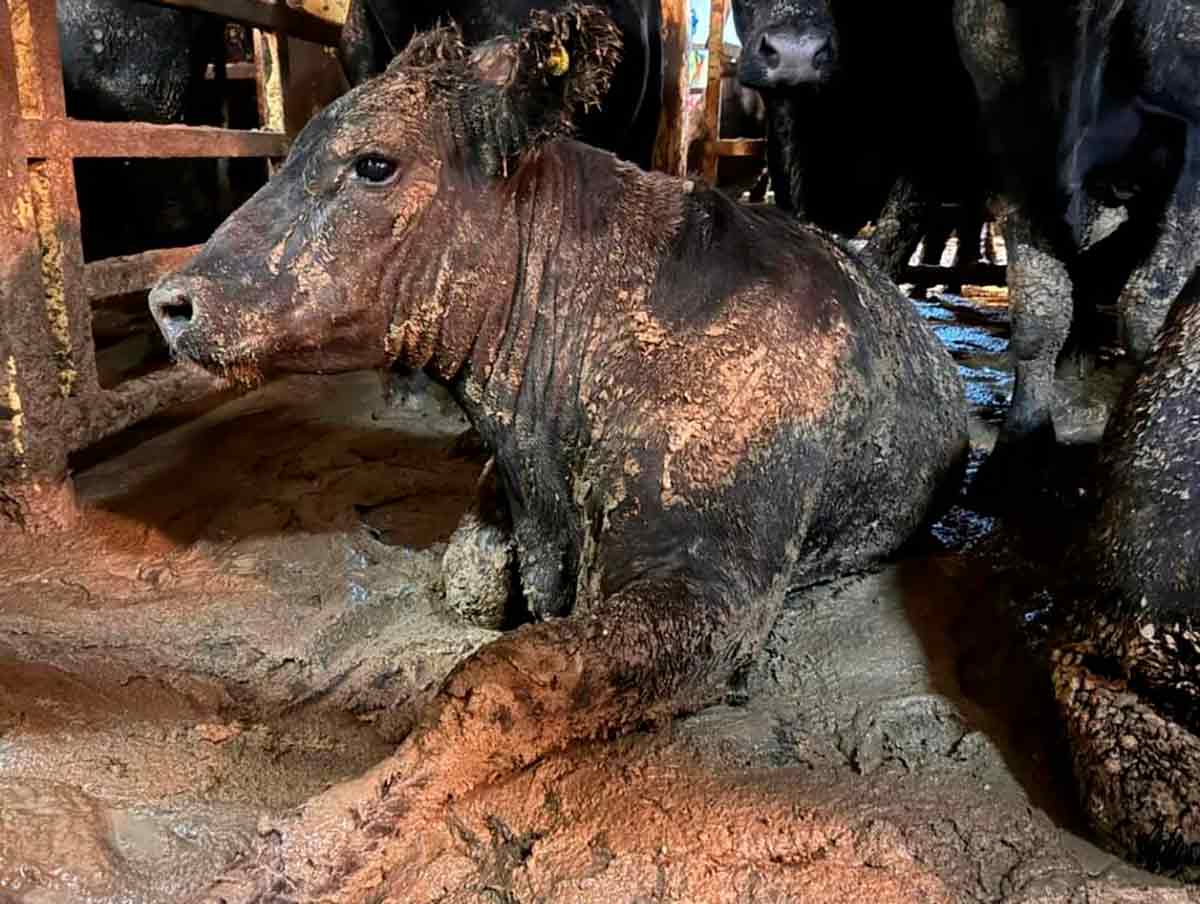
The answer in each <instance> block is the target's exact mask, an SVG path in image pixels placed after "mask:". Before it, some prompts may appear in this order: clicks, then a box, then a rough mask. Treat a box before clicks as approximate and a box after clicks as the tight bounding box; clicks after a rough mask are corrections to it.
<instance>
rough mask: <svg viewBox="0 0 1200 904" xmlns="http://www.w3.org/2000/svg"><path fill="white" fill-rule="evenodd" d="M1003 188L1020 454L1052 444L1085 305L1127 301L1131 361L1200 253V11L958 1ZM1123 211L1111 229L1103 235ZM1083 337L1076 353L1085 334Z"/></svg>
mask: <svg viewBox="0 0 1200 904" xmlns="http://www.w3.org/2000/svg"><path fill="white" fill-rule="evenodd" d="M955 18H956V22H955V27H956V31H957V34H958V41H959V46H960V50H961V53H962V58H963V61H964V63H965V64H966V66H967V68H968V70H969V72H970V74H971V77H972V79H973V81H974V84H975V89H976V93H977V96H978V99H979V103H980V107H981V114H982V120H983V123H984V128H985V132H986V135H987V138H988V141H989V146H990V150H991V153H992V157H993V161H994V163H993V169H994V171H995V172H996V174H997V176H998V187H999V188H1000V189H1001V190H1002V191H1003V193H1004V194H1005V195H1006V196H1007V201H1008V206H1009V212H1008V218H1007V219H1008V225H1007V239H1008V253H1009V287H1010V296H1009V302H1010V307H1011V312H1012V348H1013V352H1014V357H1015V365H1016V367H1015V369H1016V385H1015V389H1014V393H1013V400H1012V406H1011V409H1010V411H1009V415H1008V418H1007V421H1006V424H1005V430H1004V432H1003V434H1002V440H1003V445H1002V447H1001V448H1004V447H1005V446H1007V448H1008V449H1009V450H1010V451H1011V450H1016V449H1021V448H1024V449H1028V448H1030V447H1031V446H1032V445H1035V444H1032V443H1031V442H1029V441H1030V440H1033V439H1034V438H1042V439H1052V438H1053V423H1052V417H1051V415H1052V410H1053V409H1054V408H1055V407H1056V406H1058V405H1060V404H1061V402H1060V400H1059V398H1058V396H1057V393H1056V389H1055V371H1056V365H1057V362H1058V360H1059V358H1060V354H1061V353H1063V350H1064V347H1065V346H1066V345H1067V340H1068V337H1069V336H1070V335H1072V331H1073V330H1074V335H1075V336H1076V338H1078V339H1080V342H1081V343H1084V346H1083V351H1085V352H1086V351H1087V346H1086V343H1087V341H1088V337H1089V334H1090V333H1091V332H1093V327H1094V324H1093V323H1092V322H1090V321H1089V320H1088V319H1087V318H1085V317H1080V316H1079V314H1083V313H1086V312H1089V311H1091V310H1093V309H1094V308H1095V306H1096V304H1098V303H1103V302H1106V301H1110V300H1115V301H1118V304H1119V310H1120V313H1121V321H1122V325H1123V328H1124V329H1123V332H1124V340H1125V344H1126V346H1127V348H1128V350H1129V351H1130V352H1131V353H1132V356H1133V358H1134V360H1140V359H1141V358H1142V357H1144V355H1145V354H1146V351H1147V349H1148V348H1149V346H1150V342H1151V339H1152V337H1153V335H1154V333H1155V331H1156V330H1157V328H1158V325H1159V324H1160V323H1161V322H1162V318H1163V316H1164V312H1165V311H1166V309H1167V307H1169V305H1170V303H1171V301H1172V299H1174V298H1175V297H1176V296H1177V295H1178V293H1179V291H1180V288H1181V286H1182V285H1183V284H1184V282H1185V281H1186V280H1187V279H1188V277H1189V276H1190V274H1191V273H1192V271H1193V270H1194V269H1195V266H1196V264H1197V262H1198V261H1200V243H1198V242H1197V241H1196V235H1197V233H1198V231H1200V206H1198V204H1197V200H1198V198H1197V192H1198V190H1200V186H1198V182H1197V178H1196V175H1197V171H1196V167H1197V166H1198V165H1200V164H1198V163H1197V156H1196V154H1195V153H1194V150H1193V149H1194V145H1195V140H1196V128H1195V126H1196V124H1197V123H1198V122H1200V21H1198V18H1200V11H1198V10H1197V7H1196V5H1195V4H1193V3H1188V2H1183V0H1085V2H1081V3H1074V4H1069V5H1067V4H1057V3H1012V2H1008V0H957V3H956V10H955ZM1105 207H1108V208H1117V207H1119V208H1120V213H1121V216H1123V217H1125V218H1126V222H1125V223H1123V224H1122V225H1121V226H1120V227H1119V228H1117V229H1116V230H1115V231H1106V230H1101V229H1099V228H1098V224H1101V223H1104V222H1105V221H1106V220H1107V221H1111V220H1112V217H1104V216H1102V214H1103V213H1104V210H1103V209H1104V208H1105ZM1071 345H1072V346H1073V347H1074V346H1077V343H1075V342H1074V341H1073V342H1072V343H1071Z"/></svg>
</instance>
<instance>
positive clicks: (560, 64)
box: [546, 41, 571, 76]
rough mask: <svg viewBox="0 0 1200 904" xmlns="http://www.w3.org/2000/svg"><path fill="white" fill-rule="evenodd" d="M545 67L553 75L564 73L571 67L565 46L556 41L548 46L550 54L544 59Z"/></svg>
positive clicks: (569, 56)
mask: <svg viewBox="0 0 1200 904" xmlns="http://www.w3.org/2000/svg"><path fill="white" fill-rule="evenodd" d="M546 68H547V69H548V70H549V71H550V74H551V75H553V76H559V75H566V73H567V70H568V69H570V68H571V55H570V54H569V53H567V48H565V47H563V46H562V44H559V43H558V42H557V41H556V42H555V43H554V46H553V47H551V48H550V56H549V57H547V59H546Z"/></svg>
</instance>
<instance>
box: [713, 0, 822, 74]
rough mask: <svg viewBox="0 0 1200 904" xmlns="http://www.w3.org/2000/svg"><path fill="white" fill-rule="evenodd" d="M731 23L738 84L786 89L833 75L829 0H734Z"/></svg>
mask: <svg viewBox="0 0 1200 904" xmlns="http://www.w3.org/2000/svg"><path fill="white" fill-rule="evenodd" d="M733 24H734V27H735V28H736V29H737V33H738V39H739V40H740V41H741V42H742V54H741V57H740V58H739V60H738V79H739V80H740V81H741V82H742V84H744V85H748V86H749V87H751V88H757V89H759V90H760V91H771V90H787V89H791V88H799V87H801V86H803V85H819V84H823V83H824V82H826V81H828V80H829V78H830V77H831V76H832V75H833V71H834V67H835V65H836V62H837V44H838V41H837V32H836V30H835V28H834V21H833V14H832V13H831V11H830V0H733Z"/></svg>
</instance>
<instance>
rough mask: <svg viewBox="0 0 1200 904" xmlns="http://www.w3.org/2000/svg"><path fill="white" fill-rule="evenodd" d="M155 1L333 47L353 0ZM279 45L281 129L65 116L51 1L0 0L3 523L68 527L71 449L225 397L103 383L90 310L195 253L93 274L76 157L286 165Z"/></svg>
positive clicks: (148, 380)
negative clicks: (83, 238)
mask: <svg viewBox="0 0 1200 904" xmlns="http://www.w3.org/2000/svg"><path fill="white" fill-rule="evenodd" d="M151 2H157V3H159V4H160V5H164V6H171V7H178V8H188V9H196V10H200V11H202V12H207V13H212V14H216V15H220V16H223V17H225V18H227V19H231V20H233V21H237V22H242V23H245V24H248V25H251V26H253V27H256V28H265V29H270V30H272V31H278V32H280V33H281V34H284V35H288V36H292V37H294V38H304V39H307V40H310V41H314V42H317V43H320V44H324V45H332V44H336V42H337V39H338V36H339V33H340V25H341V22H342V21H343V20H344V18H345V7H346V0H287V2H286V3H285V2H282V0H151ZM270 42H272V44H273V47H274V48H277V49H278V52H276V53H270V54H267V55H265V57H266V58H267V59H268V62H266V64H265V65H266V66H268V67H269V71H268V72H266V74H267V76H268V82H270V81H273V82H274V86H273V91H272V95H273V96H272V97H270V98H269V103H268V105H267V112H268V114H269V117H268V118H269V120H270V121H271V122H276V123H277V125H276V128H275V130H274V131H239V130H232V129H219V128H211V127H198V126H182V125H169V126H165V125H151V124H145V123H107V122H104V123H102V122H85V121H78V120H72V119H69V118H68V117H67V115H66V102H65V92H64V90H63V81H62V63H61V55H60V52H59V47H58V28H57V21H56V4H55V0H0V522H3V521H8V522H10V523H16V524H18V525H20V526H23V527H25V528H27V529H30V530H42V529H52V528H56V527H63V526H65V525H67V524H68V523H70V521H71V520H72V519H73V517H74V512H75V502H74V496H73V493H72V490H71V481H70V478H69V475H68V473H67V454H68V453H69V452H70V451H73V450H75V449H79V448H82V447H84V446H86V445H88V444H90V443H93V442H96V441H97V440H100V439H103V438H104V437H107V436H110V435H112V434H114V433H117V432H119V431H121V430H123V429H125V428H126V427H128V426H129V425H131V424H133V423H136V422H137V421H139V420H142V419H144V418H146V417H148V416H150V415H152V414H153V413H154V412H156V411H158V410H161V409H162V408H164V407H167V406H170V405H175V404H179V403H181V402H185V401H190V400H194V399H196V398H199V397H201V396H204V395H206V394H208V393H210V392H212V391H214V390H216V389H219V388H220V384H219V382H218V381H217V380H216V379H215V378H213V377H212V376H210V375H207V374H205V373H203V372H201V371H198V370H195V369H191V368H178V367H176V368H168V369H165V370H162V371H159V372H156V373H154V374H151V375H149V376H147V377H142V378H138V379H134V380H129V381H126V382H125V383H122V384H121V385H120V386H118V387H117V388H116V389H114V390H103V389H102V388H101V387H100V386H99V384H98V381H97V377H96V365H95V346H94V341H93V337H92V334H91V301H92V300H93V299H97V298H105V297H111V296H114V295H120V294H125V293H129V292H138V291H142V290H144V289H145V288H147V287H148V286H149V285H150V284H152V283H153V282H154V281H155V280H156V279H157V278H158V277H159V276H161V275H162V274H164V273H166V272H168V271H170V270H172V269H175V268H176V267H179V266H181V265H182V264H184V263H185V262H186V261H187V260H188V259H189V258H190V257H191V256H192V255H193V254H194V253H195V252H196V251H197V247H195V246H193V247H189V248H172V249H158V250H155V251H149V252H146V253H144V254H140V255H132V256H130V257H126V258H113V259H109V260H105V261H97V262H95V263H92V264H89V265H87V266H86V267H85V265H84V262H83V255H82V249H81V245H80V222H79V209H78V202H77V199H76V191H75V183H74V171H73V161H74V159H76V158H80V157H85V158H86V157H207V158H211V157H266V158H278V157H282V156H284V155H285V154H286V152H287V143H288V137H289V135H291V134H294V133H295V131H297V130H298V129H299V127H300V126H301V125H302V124H303V123H302V122H300V121H296V122H289V121H288V116H287V115H286V110H285V109H284V103H285V102H286V101H287V100H288V98H287V96H286V93H287V91H286V89H287V88H288V87H290V85H289V83H288V81H287V66H286V63H287V60H286V54H287V48H286V43H287V39H285V40H284V41H283V42H282V43H283V44H284V45H285V46H282V47H281V46H279V45H280V42H279V41H278V40H277V39H276V38H275V36H274V35H272V36H271V37H270ZM312 50H313V53H318V51H317V50H316V48H313V49H312ZM263 65H264V64H262V63H260V64H259V66H258V67H257V68H256V69H255V75H256V77H257V76H259V74H260V73H262V72H263V69H262V66H263ZM249 68H250V67H249V66H243V67H242V70H243V71H241V72H240V73H237V74H241V75H243V76H246V75H248V74H249ZM235 73H236V70H235ZM235 77H236V75H235ZM264 93H266V92H264ZM297 112H299V108H297ZM291 118H292V119H296V120H299V119H301V118H304V117H301V116H293V117H291Z"/></svg>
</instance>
